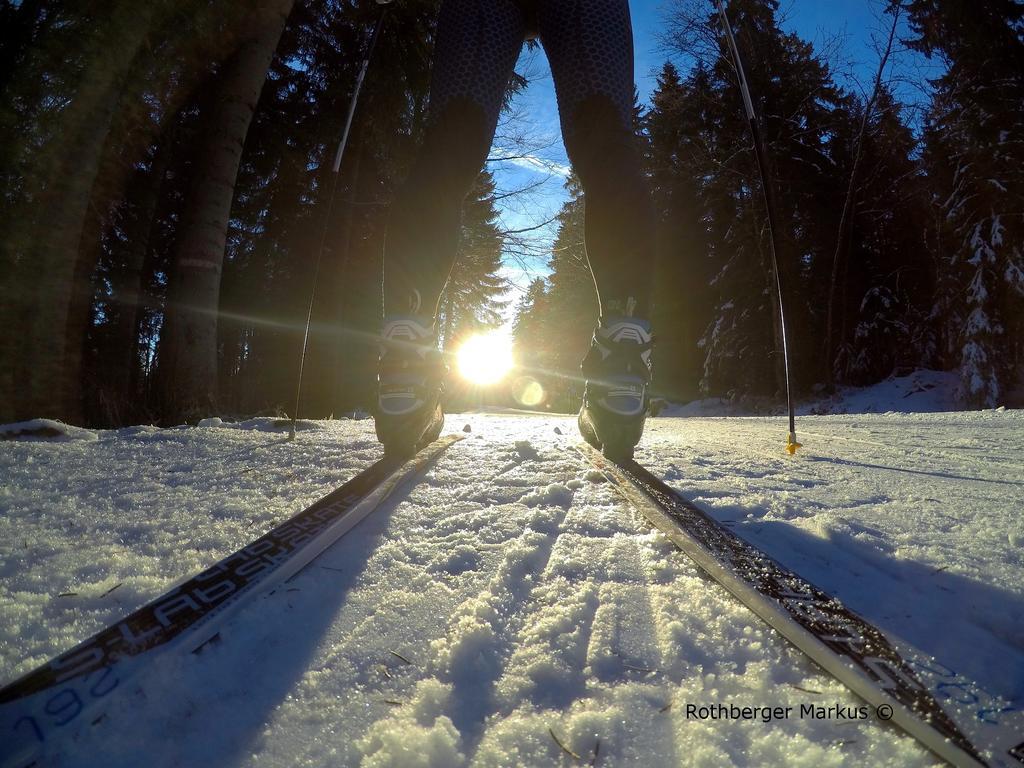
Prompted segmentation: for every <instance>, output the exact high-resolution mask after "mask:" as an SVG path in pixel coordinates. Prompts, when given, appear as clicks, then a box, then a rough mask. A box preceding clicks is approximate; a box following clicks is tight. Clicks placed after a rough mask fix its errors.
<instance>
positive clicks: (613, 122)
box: [384, 0, 654, 317]
mask: <svg viewBox="0 0 1024 768" xmlns="http://www.w3.org/2000/svg"><path fill="white" fill-rule="evenodd" d="M528 31H535V32H536V33H537V34H538V35H539V37H540V41H541V44H542V45H543V47H544V51H545V53H546V54H547V56H548V60H549V62H550V64H551V72H552V75H553V77H554V83H555V91H556V94H557V97H558V110H559V116H560V121H561V127H562V138H563V140H564V142H565V147H566V152H567V153H568V155H569V159H570V161H571V162H572V165H573V168H574V170H575V171H576V173H577V175H578V176H579V178H580V181H581V182H582V185H583V189H584V194H585V200H586V225H585V238H586V252H587V257H588V260H589V262H590V266H591V272H592V273H593V275H594V281H595V284H596V285H597V287H598V290H599V295H600V298H601V305H602V312H603V313H604V314H625V310H626V308H627V306H633V303H632V302H630V301H629V300H630V299H632V300H633V302H635V310H634V312H633V314H635V315H638V316H641V317H645V316H647V314H648V311H649V307H648V299H649V293H650V273H651V271H652V267H653V259H654V252H653V251H654V214H653V208H652V206H651V202H650V195H649V191H648V189H647V184H646V181H645V179H644V177H643V174H642V171H641V164H640V156H639V151H638V148H637V146H636V140H635V137H634V134H633V129H632V115H633V36H632V28H631V25H630V17H629V5H628V0H518V1H517V0H443V3H442V5H441V11H440V17H439V20H438V29H437V41H436V48H435V53H434V70H433V75H432V81H431V89H430V119H429V122H428V128H427V134H426V137H425V141H424V146H423V148H422V150H421V152H420V155H419V159H418V161H417V163H416V165H415V167H414V169H413V171H412V173H411V175H410V177H409V179H408V180H407V182H406V184H405V186H404V187H403V189H402V190H401V191H400V193H399V195H398V196H397V198H396V200H395V204H394V206H393V210H392V220H391V226H390V228H389V233H388V240H387V246H386V248H385V255H384V304H385V311H386V312H387V313H388V314H403V313H408V312H410V311H413V312H415V313H416V314H422V315H429V313H430V312H432V311H433V312H435V314H436V307H437V303H438V301H439V298H440V295H441V292H442V291H443V289H444V285H445V282H446V281H447V278H448V275H449V273H450V272H451V268H452V266H453V264H454V260H455V255H456V251H457V247H458V238H459V229H460V220H461V206H462V202H463V200H464V199H465V196H466V194H467V193H468V192H469V190H470V188H471V187H472V185H473V182H474V180H475V179H476V176H477V174H478V173H479V172H480V168H481V166H482V165H483V163H484V161H485V160H486V158H487V153H488V152H489V150H490V147H491V142H492V140H493V138H494V131H495V128H496V126H497V122H498V116H499V113H500V111H501V106H502V102H503V99H504V96H505V92H506V89H507V87H508V83H509V79H510V77H511V75H512V71H513V67H514V66H515V63H516V59H517V58H518V56H519V51H520V49H521V48H522V45H523V40H524V38H525V37H526V35H527V33H528Z"/></svg>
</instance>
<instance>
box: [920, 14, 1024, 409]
mask: <svg viewBox="0 0 1024 768" xmlns="http://www.w3.org/2000/svg"><path fill="white" fill-rule="evenodd" d="M907 10H908V13H909V16H910V20H911V23H912V25H913V27H914V30H915V31H916V32H917V34H918V37H917V39H916V41H915V43H914V44H915V45H916V47H917V48H918V49H920V50H922V51H923V52H924V53H926V54H927V55H929V56H941V57H942V58H943V59H944V60H945V61H946V62H948V65H949V68H948V71H947V72H946V74H945V75H944V76H943V77H942V78H940V79H939V81H938V82H937V84H936V92H935V95H934V98H933V102H932V106H931V110H930V113H929V116H928V124H927V130H926V137H925V138H926V141H925V165H926V168H927V170H928V174H929V180H930V182H931V188H932V194H933V202H934V205H935V206H936V207H937V208H938V209H939V212H938V216H937V217H936V218H937V220H938V222H939V224H938V227H939V230H940V231H939V232H938V233H936V237H935V241H936V242H944V243H947V244H948V248H949V252H947V253H939V254H938V260H939V263H940V265H941V272H940V276H939V281H940V299H941V300H942V302H943V306H942V307H941V309H940V313H941V316H942V318H943V319H944V320H945V321H946V322H947V323H948V324H949V325H950V332H949V334H948V345H949V352H950V353H951V355H952V356H953V357H954V358H955V360H956V364H957V365H958V367H959V370H960V377H961V382H962V394H963V397H964V399H965V401H966V402H967V403H969V404H972V405H976V406H987V407H992V406H995V405H997V404H998V403H999V402H1001V401H1002V400H1003V398H1004V397H1005V394H1006V392H1007V390H1008V389H1010V388H1011V387H1012V382H1013V378H1014V371H1013V367H1014V366H1015V365H1016V366H1020V361H1021V359H1022V355H1024V341H1022V339H1024V217H1022V216H1021V210H1022V208H1024V39H1022V33H1021V30H1022V28H1024V27H1022V25H1024V6H1022V5H1021V4H1020V3H1018V2H1014V0H992V1H991V2H986V3H981V4H979V3H972V2H968V1H967V0H912V1H911V2H909V3H908V4H907ZM1017 375H1018V376H1019V375H1020V371H1019V369H1018V371H1017Z"/></svg>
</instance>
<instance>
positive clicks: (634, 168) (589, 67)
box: [538, 0, 655, 459]
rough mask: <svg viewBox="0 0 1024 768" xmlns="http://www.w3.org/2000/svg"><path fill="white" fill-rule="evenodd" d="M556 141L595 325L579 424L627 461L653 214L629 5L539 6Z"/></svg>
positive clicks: (642, 398)
mask: <svg viewBox="0 0 1024 768" xmlns="http://www.w3.org/2000/svg"><path fill="white" fill-rule="evenodd" d="M538 21H539V27H540V36H541V42H542V43H543V45H544V49H545V50H546V51H547V54H548V59H549V61H550V62H551V71H552V74H553V75H554V80H555V89H556V92H557V94H558V108H559V114H560V117H561V123H562V137H563V139H564V141H565V147H566V151H567V152H568V154H569V159H570V160H571V161H572V164H573V168H574V169H575V171H576V173H577V175H578V176H579V177H580V181H581V182H582V183H583V191H584V195H585V199H586V224H585V240H586V252H587V258H588V260H589V262H590V268H591V272H592V273H593V275H594V282H595V284H596V286H597V289H598V296H599V299H600V307H601V319H600V321H599V323H598V327H597V329H596V330H595V332H594V339H593V343H592V345H591V349H590V352H589V353H588V354H587V356H586V358H585V359H584V360H583V365H582V370H583V374H584V376H585V377H586V380H587V386H586V390H585V392H584V398H583V407H582V408H581V410H580V416H579V426H580V432H581V433H582V434H583V436H584V438H586V440H587V441H588V442H590V443H592V444H593V445H595V446H597V447H599V448H601V449H602V450H603V451H604V452H605V454H606V455H608V456H611V457H613V458H616V459H623V458H628V457H630V456H632V455H633V448H634V446H635V445H636V444H637V442H639V440H640V437H641V435H642V434H643V428H644V417H645V415H646V411H647V388H648V386H649V384H650V375H651V374H650V371H651V367H650V355H651V328H650V324H649V323H648V321H647V319H646V318H647V317H648V316H649V312H650V292H651V273H652V271H653V266H654V239H655V236H654V225H655V220H654V211H653V207H652V204H651V199H650V193H649V191H648V188H647V184H646V180H645V179H644V176H643V173H642V170H641V164H640V153H639V149H638V147H637V142H636V138H635V136H634V133H633V125H632V115H633V33H632V28H631V24H630V18H629V5H628V2H627V0H563V1H562V2H552V1H549V2H542V3H540V6H539V18H538Z"/></svg>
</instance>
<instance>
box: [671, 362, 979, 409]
mask: <svg viewBox="0 0 1024 768" xmlns="http://www.w3.org/2000/svg"><path fill="white" fill-rule="evenodd" d="M959 387H960V377H959V375H958V374H957V373H955V372H945V371H928V370H919V371H914V372H913V373H910V374H907V375H905V376H891V377H890V378H888V379H886V380H885V381H881V382H879V383H877V384H873V385H871V386H869V387H844V388H843V389H842V390H840V391H839V392H838V393H837V394H836V395H834V396H832V397H827V398H820V399H818V400H813V401H811V402H807V403H802V404H799V405H798V406H797V408H796V412H797V413H798V414H800V415H804V416H806V415H822V414H839V413H937V412H942V411H956V410H959V409H960V403H959V400H958V397H959V394H958V390H959ZM784 411H785V407H784V405H782V406H780V405H779V403H778V401H776V400H772V401H771V402H770V403H768V404H767V405H765V404H762V403H760V402H750V401H743V400H741V401H738V402H733V401H729V400H725V399H723V398H706V399H704V400H694V401H693V402H690V403H686V404H683V405H675V404H674V405H669V406H668V407H666V408H664V409H663V410H662V411H661V414H662V415H663V416H687V417H697V416H702V417H712V416H752V415H764V414H769V413H771V414H775V415H779V414H782V413H784Z"/></svg>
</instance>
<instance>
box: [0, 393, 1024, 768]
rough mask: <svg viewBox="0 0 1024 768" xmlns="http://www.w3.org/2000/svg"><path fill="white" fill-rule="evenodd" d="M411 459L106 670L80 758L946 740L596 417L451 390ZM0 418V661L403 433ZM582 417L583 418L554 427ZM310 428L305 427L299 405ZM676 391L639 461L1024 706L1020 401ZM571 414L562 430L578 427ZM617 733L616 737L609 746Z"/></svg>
mask: <svg viewBox="0 0 1024 768" xmlns="http://www.w3.org/2000/svg"><path fill="white" fill-rule="evenodd" d="M467 424H468V425H469V426H470V432H469V433H468V434H467V437H466V439H465V440H463V441H462V442H460V443H458V444H456V445H454V446H453V447H451V448H450V449H449V450H448V451H447V453H446V454H444V455H443V456H442V457H441V459H440V460H439V461H438V462H437V464H436V465H435V466H434V467H433V468H432V469H431V470H430V471H429V472H428V473H427V475H426V476H425V478H424V479H423V480H422V481H421V482H419V483H418V484H417V485H415V486H414V487H412V488H411V489H410V490H408V492H407V493H405V494H402V495H400V497H399V498H398V499H396V500H395V501H392V502H390V503H388V504H386V505H385V506H384V507H382V508H381V509H380V510H379V511H378V512H377V513H375V514H374V515H373V516H371V517H370V518H368V519H367V520H366V521H364V522H363V523H361V524H360V525H359V526H358V527H357V528H356V529H354V530H353V531H352V532H351V533H350V534H349V535H348V536H346V537H345V538H344V539H342V540H341V541H340V542H338V543H337V544H336V545H334V546H333V547H331V548H330V549H328V550H327V551H326V552H325V553H324V554H323V555H321V556H320V558H318V559H317V560H316V561H315V562H314V563H313V564H312V565H311V566H310V567H309V568H307V569H306V570H305V571H303V572H302V573H300V574H299V575H298V576H297V577H296V578H295V579H294V580H293V581H292V582H290V583H288V584H287V585H286V587H283V588H279V589H278V590H277V591H276V592H274V593H273V594H270V595H266V596H264V597H261V598H258V599H255V600H254V601H253V602H252V604H251V605H249V606H247V607H246V608H245V609H243V610H242V611H241V612H240V613H239V614H237V615H236V616H235V617H234V618H233V619H232V620H231V621H230V622H229V623H228V624H227V625H225V626H224V627H223V629H222V631H221V639H220V642H219V643H216V644H213V645H210V646H209V647H207V648H205V649H204V650H203V652H202V653H200V654H198V655H192V654H182V655H176V656H169V657H167V658H164V659H162V660H161V661H159V662H158V663H155V664H154V665H152V668H151V669H150V670H149V671H147V673H145V674H143V675H141V676H139V677H137V678H134V679H133V681H132V684H131V685H129V686H126V690H125V691H123V692H122V693H121V694H120V695H112V697H111V702H112V703H111V708H110V709H109V710H108V711H107V716H106V717H105V718H104V719H103V720H102V721H101V722H100V723H99V724H97V725H95V726H93V727H91V728H90V729H89V731H88V732H87V733H86V734H84V735H83V737H82V738H81V739H80V740H79V741H78V742H77V743H75V744H74V745H72V746H71V747H70V748H69V750H68V751H67V752H66V753H65V754H63V755H58V756H57V757H58V758H59V759H60V760H61V762H60V764H61V765H62V766H94V765H104V766H133V765H137V764H138V761H139V755H140V754H145V755H146V763H147V764H148V765H151V766H152V767H153V768H159V767H161V766H223V765H237V766H253V767H254V768H255V767H260V768H276V767H277V766H348V765H364V766H436V767H437V768H441V767H442V766H443V767H448V766H462V765H472V766H511V765H527V766H530V765H571V764H578V763H576V761H575V759H574V758H571V757H570V756H569V755H568V753H567V752H566V751H564V750H563V749H562V747H560V746H559V744H558V743H557V742H556V741H555V738H556V737H557V739H558V740H559V741H560V742H561V743H562V744H563V745H564V746H565V747H566V748H567V749H568V750H572V751H574V752H575V753H576V754H578V755H579V756H580V757H581V758H582V762H583V763H589V762H590V761H591V760H592V759H593V762H594V764H596V765H599V766H600V765H606V766H623V765H642V766H675V765H684V764H685V765H697V766H721V765H729V764H735V765H742V766H762V765H787V766H813V768H819V766H860V765H901V766H903V765H908V766H923V765H933V764H935V762H936V760H935V759H934V758H933V757H932V756H931V755H930V754H929V753H927V752H926V751H925V750H924V749H923V748H921V747H919V746H918V745H917V744H916V742H914V741H913V740H912V739H910V738H909V737H906V736H904V735H903V734H902V733H901V732H899V731H897V730H895V729H894V728H892V727H890V726H888V725H884V724H882V723H880V722H878V721H877V720H875V719H873V718H871V719H868V720H853V721H851V720H842V719H839V718H835V717H833V718H831V719H819V720H815V719H811V718H799V717H791V718H789V719H782V720H776V721H773V722H768V723H765V722H761V721H758V720H755V721H750V720H747V721H728V720H714V721H712V720H700V719H696V718H694V717H691V716H688V715H687V705H700V706H706V705H712V704H726V705H729V704H733V705H736V706H761V707H767V706H792V707H795V708H796V709H797V710H798V709H799V707H800V705H802V704H814V705H821V706H826V707H827V706H833V707H835V706H838V707H848V708H849V707H855V706H857V705H858V704H859V700H858V699H856V698H855V697H854V696H853V695H852V694H850V693H849V692H848V691H847V690H846V689H845V688H844V687H843V686H842V685H840V684H839V683H837V682H835V681H834V680H833V679H832V678H830V677H828V676H826V675H824V674H823V673H821V672H820V671H819V670H818V669H817V668H816V667H815V666H814V665H813V664H811V663H810V662H808V661H807V660H806V659H805V658H804V657H803V656H802V654H800V653H799V652H797V651H795V650H794V649H792V648H791V647H790V646H789V645H788V644H787V643H786V642H785V641H783V640H782V639H781V638H780V637H779V636H778V635H777V634H776V633H775V632H773V631H772V630H770V629H768V628H767V627H766V626H765V625H764V624H762V623H761V622H760V621H759V620H758V619H756V618H755V617H754V616H753V614H751V612H750V611H748V610H747V609H746V608H744V607H743V606H741V605H740V604H739V603H738V602H737V601H736V600H734V599H733V598H732V597H731V596H729V595H728V594H727V593H726V592H725V591H724V590H723V589H721V588H720V587H718V586H717V585H716V584H714V583H713V582H711V581H710V580H709V579H708V578H707V577H705V576H703V575H702V574H701V573H700V572H699V571H698V570H697V569H696V568H695V567H694V566H693V565H692V564H691V563H690V561H689V560H688V559H687V558H686V557H685V556H684V555H682V554H681V553H679V552H678V551H677V550H676V549H675V548H674V547H673V546H672V545H671V544H670V543H669V542H668V541H667V540H666V539H665V538H664V537H663V536H662V535H661V534H659V533H656V532H653V531H652V530H651V529H650V528H649V526H647V525H646V524H645V523H644V522H643V521H642V519H640V518H639V517H638V515H637V514H636V513H634V512H633V511H632V510H631V509H630V508H629V507H628V506H626V505H625V504H624V503H623V502H622V501H621V500H620V499H619V497H618V496H617V495H616V494H615V493H614V492H613V489H612V488H611V487H610V485H609V484H608V483H607V482H605V481H604V478H603V475H601V473H599V472H595V471H594V470H592V469H591V468H590V467H589V466H588V465H587V464H586V463H585V462H584V461H583V459H582V458H581V457H580V456H579V455H578V454H576V453H575V451H573V450H572V446H573V445H574V444H575V443H576V442H577V440H578V438H577V437H576V432H575V425H574V424H573V419H572V418H570V417H561V416H541V415H536V416H526V415H518V416H517V415H509V414H502V415H488V414H477V415H468V416H463V415H453V416H449V418H448V424H447V430H448V431H450V432H457V433H460V434H461V433H463V428H464V426H465V425H467ZM300 426H301V427H303V428H302V430H301V432H300V434H299V439H298V440H296V441H295V442H287V441H286V440H285V432H286V430H287V424H280V423H278V422H276V421H275V420H271V419H265V420H254V421H252V422H246V423H243V424H237V425H236V424H230V423H227V422H221V423H219V424H214V423H212V422H210V423H208V426H205V427H201V428H176V429H156V428H154V427H136V428H131V429H123V430H117V431H101V432H99V433H97V435H96V437H97V439H96V440H93V441H91V442H83V441H72V442H55V441H54V442H45V441H22V440H17V441H10V442H3V443H0V477H2V483H3V485H2V488H0V681H3V682H6V681H9V680H11V679H12V678H14V677H16V676H17V675H19V674H22V673H24V672H27V671H29V670H30V669H32V668H33V667H34V666H36V665H38V664H40V663H42V662H44V661H46V660H47V659H48V658H49V657H51V656H52V655H54V654H56V653H58V652H60V651H62V650H65V649H67V648H68V647H70V646H71V645H73V644H74V643H75V642H76V641H78V640H80V639H82V638H84V637H86V636H87V635H89V634H91V633H93V632H95V631H97V630H99V629H100V628H102V627H103V626H105V625H107V624H108V623H110V622H111V621H113V620H115V619H117V618H119V617H121V616H123V615H125V614H126V613H128V612H129V611H131V610H133V609H134V608H137V607H138V606H140V605H142V604H143V603H145V602H146V601H148V600H150V599H152V598H153V597H155V596H157V595H158V594H160V593H162V592H163V591H164V590H165V589H166V588H167V587H168V586H169V585H170V584H172V583H173V582H175V581H177V580H179V579H182V578H185V577H187V576H189V575H191V574H193V573H195V572H197V571H199V570H201V569H202V568H203V567H205V566H206V565H208V564H210V563H212V562H213V561H215V560H216V559H218V558H220V557H223V556H224V555H226V554H228V553H230V552H231V551H233V550H234V549H236V548H238V547H239V546H241V545H243V544H245V543H247V542H248V541H250V540H251V539H253V538H255V537H256V536H257V535H259V534H260V533H262V532H263V531H265V530H266V529H268V528H270V527H271V526H272V525H274V524H276V523H278V522H280V521H282V520H283V519H285V518H286V517H288V516H289V515H291V514H294V513H295V512H297V511H298V510H300V509H301V508H302V507H304V506H305V505H307V504H309V503H310V502H312V501H313V500H315V499H316V498H318V497H320V496H322V495H324V494H325V493H327V492H328V491H329V490H331V489H333V488H335V487H337V486H338V485H340V484H341V483H342V482H344V481H345V480H347V479H349V478H350V477H352V476H353V475H354V474H355V473H356V472H357V471H359V470H360V469H362V468H364V467H366V466H368V465H369V464H370V463H371V462H372V461H374V460H375V459H376V458H378V457H379V456H380V449H379V447H378V446H377V445H376V440H375V438H374V434H373V425H372V422H370V421H340V422H315V423H313V422H308V423H305V424H302V425H300ZM556 429H557V430H558V432H556ZM282 430H284V431H282ZM798 432H799V436H800V438H801V440H802V441H803V443H804V445H805V447H804V448H803V449H802V450H801V451H800V452H799V453H798V454H797V455H796V456H795V457H789V456H787V455H786V454H785V453H784V451H783V447H784V443H785V439H786V428H785V423H784V421H783V420H781V419H779V418H771V419H767V418H731V419H699V418H688V419H678V418H657V419H652V420H651V421H650V422H649V427H648V431H647V434H646V435H645V437H644V441H643V443H642V446H641V449H640V450H639V452H638V459H639V460H640V461H641V463H643V464H644V465H646V466H648V467H649V468H650V469H651V471H652V472H654V473H655V474H657V475H659V476H660V477H663V478H665V479H666V481H667V482H668V483H669V484H670V485H672V486H674V487H675V488H677V489H678V490H680V491H681V492H683V493H684V494H685V495H686V496H687V497H688V498H691V499H693V500H695V501H696V502H697V503H699V504H700V505H701V506H703V507H704V508H705V509H707V510H708V511H709V512H710V513H711V514H713V515H714V516H715V517H716V518H717V519H718V520H720V521H722V522H723V523H724V524H726V525H728V526H730V527H731V528H732V529H733V530H735V531H736V532H737V533H739V534H740V535H741V536H743V537H744V538H746V539H748V540H749V541H752V542H753V543H755V544H756V545H757V546H759V547H761V548H762V549H764V550H765V551H767V552H768V553H769V554H771V555H772V556H773V557H775V558H776V559H778V560H780V561H781V562H782V563H783V564H784V565H787V566H789V567H790V568H792V569H794V570H796V571H797V572H799V573H801V574H802V575H804V576H805V577H807V578H809V579H810V580H812V581H814V582H816V583H817V584H818V585H819V586H821V587H823V588H824V589H826V590H827V591H829V592H831V593H833V594H836V595H838V596H839V597H840V598H841V599H842V600H843V601H844V602H845V603H847V604H848V605H849V606H850V607H851V608H853V609H854V610H856V611H858V612H860V613H861V614H863V615H864V616H865V617H866V618H868V619H869V620H870V621H872V622H874V623H876V624H878V625H879V626H880V627H881V628H882V629H883V630H886V631H888V632H891V633H894V634H896V635H898V636H901V637H903V638H905V639H907V640H909V641H911V642H913V643H915V644H916V645H918V646H919V647H920V648H922V649H923V650H925V651H927V652H929V653H933V654H934V655H936V656H937V657H938V658H939V659H940V660H941V661H943V662H945V663H947V664H949V665H952V666H954V667H955V668H957V669H959V670H960V671H962V672H964V673H967V674H969V675H970V676H972V677H974V678H976V679H977V680H978V681H979V682H981V683H982V684H984V685H985V686H986V687H988V688H989V689H990V690H991V691H992V692H994V693H997V694H1000V695H1002V696H1004V697H1006V698H1008V699H1010V700H1012V701H1014V702H1015V703H1016V704H1017V705H1018V706H1021V705H1022V704H1024V556H1022V549H1021V547H1022V544H1024V521H1022V519H1021V516H1020V507H1021V502H1022V501H1024V437H1022V436H1024V412H1020V411H1003V412H994V411H987V412H974V413H953V414H950V413H944V414H886V415H866V414H859V415H847V416H812V417H805V418H802V419H801V420H800V421H799V423H798ZM559 433H560V434H559ZM595 755H596V759H594V758H595Z"/></svg>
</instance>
